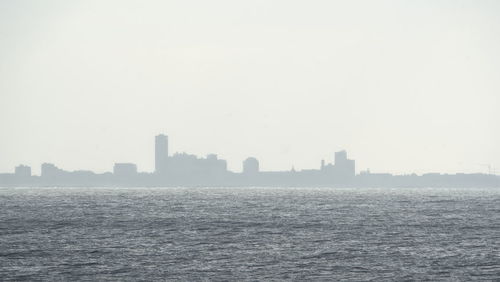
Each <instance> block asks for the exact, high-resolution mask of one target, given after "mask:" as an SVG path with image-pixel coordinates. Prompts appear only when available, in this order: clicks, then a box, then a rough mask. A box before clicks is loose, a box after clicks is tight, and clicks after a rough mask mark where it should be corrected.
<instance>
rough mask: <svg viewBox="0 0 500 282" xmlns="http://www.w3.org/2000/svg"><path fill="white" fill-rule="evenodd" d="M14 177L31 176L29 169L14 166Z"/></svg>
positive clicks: (24, 166) (27, 167)
mask: <svg viewBox="0 0 500 282" xmlns="http://www.w3.org/2000/svg"><path fill="white" fill-rule="evenodd" d="M16 176H20V177H29V176H31V167H29V166H26V165H19V166H16Z"/></svg>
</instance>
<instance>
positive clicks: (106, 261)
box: [0, 188, 500, 281]
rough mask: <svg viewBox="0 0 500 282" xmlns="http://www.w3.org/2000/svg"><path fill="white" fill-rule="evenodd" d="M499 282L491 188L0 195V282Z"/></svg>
mask: <svg viewBox="0 0 500 282" xmlns="http://www.w3.org/2000/svg"><path fill="white" fill-rule="evenodd" d="M25 279H27V280H51V281H53V280H57V281H74V280H87V281H96V280H99V281H102V280H113V281H117V280H119V281H126V280H133V281H136V280H142V281H152V280H174V281H176V280H177V281H200V280H202V281H203V280H226V281H227V280H231V281H242V280H253V281H255V280H264V281H269V280H298V281H303V280H313V281H321V280H375V281H376V280H381V281H387V280H397V281H401V280H432V281H436V280H453V281H457V280H458V281H460V280H463V281H470V280H487V281H495V280H496V281H500V189H483V188H476V189H458V188H456V189H444V188H440V189H430V188H429V189H422V188H418V189H409V188H401V189H389V188H387V189H382V188H380V189H375V188H370V189H369V188H363V189H355V188H133V189H132V188H0V280H5V281H8V280H16V281H17V280H25Z"/></svg>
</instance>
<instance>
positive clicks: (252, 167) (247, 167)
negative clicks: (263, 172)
mask: <svg viewBox="0 0 500 282" xmlns="http://www.w3.org/2000/svg"><path fill="white" fill-rule="evenodd" d="M243 173H244V174H257V173H259V161H258V160H257V159H256V158H254V157H249V158H247V159H246V160H244V161H243Z"/></svg>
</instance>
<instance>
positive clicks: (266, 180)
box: [0, 134, 500, 187]
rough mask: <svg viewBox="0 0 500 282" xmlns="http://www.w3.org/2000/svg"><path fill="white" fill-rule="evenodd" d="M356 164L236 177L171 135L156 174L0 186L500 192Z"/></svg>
mask: <svg viewBox="0 0 500 282" xmlns="http://www.w3.org/2000/svg"><path fill="white" fill-rule="evenodd" d="M355 171H356V169H355V161H354V160H350V159H348V158H347V152H346V151H340V152H336V153H335V162H334V163H333V164H331V163H329V164H326V163H325V161H324V160H322V161H321V166H320V168H319V169H306V170H297V171H296V170H295V169H294V168H292V169H291V170H289V171H260V169H259V161H258V160H257V159H256V158H253V157H249V158H247V159H246V160H244V161H243V171H242V172H240V173H238V172H232V171H229V170H228V169H227V162H226V161H225V160H222V159H219V158H218V157H217V155H215V154H209V155H208V156H207V157H206V158H199V157H197V156H195V155H190V154H186V153H176V154H173V155H172V156H170V155H169V153H168V136H166V135H163V134H160V135H158V136H156V137H155V171H154V172H138V170H137V166H136V165H135V164H133V163H116V164H115V165H114V167H113V172H106V173H101V174H98V173H94V172H92V171H83V170H78V171H65V170H63V169H60V168H58V167H57V166H55V165H54V164H50V163H44V164H42V166H41V175H40V176H37V175H32V173H31V167H29V166H26V165H19V166H17V167H16V168H15V172H14V173H0V187H22V186H24V187H45V186H59V187H74V186H76V187H82V186H85V187H152V186H165V187H169V186H170V187H173V186H242V187H247V186H248V187H250V186H286V187H306V186H332V187H500V176H498V175H493V174H482V173H475V174H465V173H457V174H440V173H427V174H423V175H417V174H409V175H392V174H389V173H370V171H363V172H361V173H359V174H356V173H355Z"/></svg>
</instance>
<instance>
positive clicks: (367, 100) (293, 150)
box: [0, 0, 500, 174]
mask: <svg viewBox="0 0 500 282" xmlns="http://www.w3.org/2000/svg"><path fill="white" fill-rule="evenodd" d="M499 15H500V1H477V0H471V1H456V0H454V1H436V0H432V1H348V0H345V1H330V0H328V1H327V0H325V1H291V0H280V1H273V0H263V1H255V0H252V1H235V0H228V1H188V0H182V1H124V0H119V1H67V0H62V1H23V0H20V1H17V0H16V1H14V0H12V1H7V0H0V172H11V171H13V169H14V166H15V165H18V164H20V163H23V164H27V165H31V166H32V167H33V170H34V173H36V174H38V173H39V171H40V168H39V166H40V164H41V163H42V162H53V163H55V164H56V165H57V166H59V167H61V168H63V169H67V170H75V169H90V170H95V171H97V172H104V171H111V170H112V167H113V163H114V162H134V163H137V165H138V167H139V170H141V171H151V170H152V169H153V167H154V157H153V149H154V136H155V135H156V134H158V133H165V134H167V135H169V138H170V152H175V151H180V152H182V151H185V152H188V153H194V154H197V155H203V156H204V155H206V154H208V153H212V152H213V153H217V154H218V155H219V157H221V158H225V159H227V160H228V166H229V168H230V169H232V170H234V171H240V170H241V161H242V160H243V159H244V158H246V157H248V156H254V157H256V158H258V159H259V160H260V164H261V168H262V169H264V170H284V169H286V170H288V169H290V168H291V167H292V165H294V166H295V168H296V169H303V168H317V167H319V165H320V160H321V159H325V160H326V161H327V162H330V161H332V159H333V153H334V152H335V151H338V150H340V149H346V150H347V152H348V155H349V157H351V158H353V159H355V160H356V167H357V171H359V170H364V169H366V168H370V169H371V171H372V172H393V173H408V172H417V173H423V172H430V171H439V172H461V171H463V172H477V171H481V172H487V170H488V169H487V167H486V166H485V164H491V165H492V166H494V167H496V168H497V170H498V173H500V110H499V106H500V98H499V97H500V16H499Z"/></svg>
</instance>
